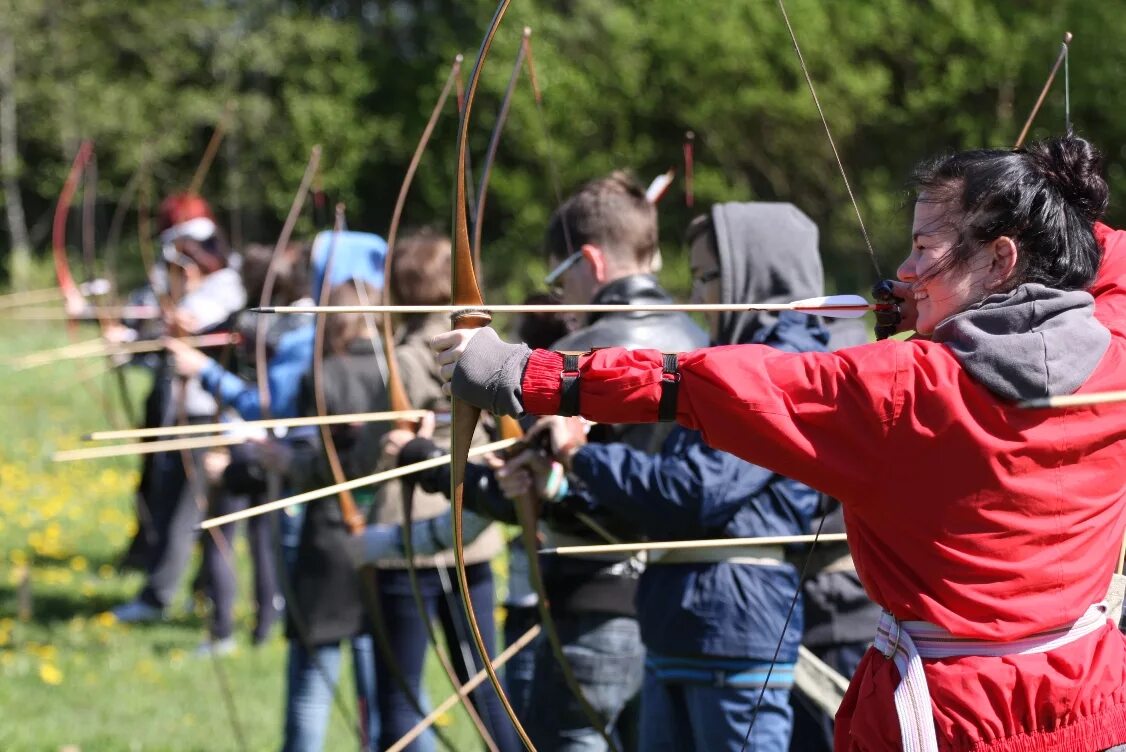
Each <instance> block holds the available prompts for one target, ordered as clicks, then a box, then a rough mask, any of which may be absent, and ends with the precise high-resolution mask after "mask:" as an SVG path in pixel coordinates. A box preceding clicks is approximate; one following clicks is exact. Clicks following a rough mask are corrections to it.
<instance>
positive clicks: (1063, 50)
mask: <svg viewBox="0 0 1126 752" xmlns="http://www.w3.org/2000/svg"><path fill="white" fill-rule="evenodd" d="M1073 38H1074V37H1073V35H1072V33H1071V32H1070V31H1065V32H1064V33H1063V44H1062V45H1061V46H1060V54H1059V55H1058V56H1056V62H1055V63H1053V64H1052V69H1051V70H1050V71H1048V78H1047V80H1046V81H1044V87H1043V88H1042V89H1040V96H1038V97H1036V104H1034V105H1032V111H1031V112H1029V113H1028V119H1027V120H1025V121H1024V127H1023V128H1021V129H1020V135H1019V136H1017V140H1016V143H1014V144H1013V148H1014V149H1019V148H1020V147H1022V146H1024V140H1025V139H1026V138H1028V132H1029V131H1030V130H1032V123H1033V122H1034V121H1035V120H1036V116H1037V115H1038V114H1040V108H1041V107H1042V106H1043V105H1044V100H1045V99H1046V98H1047V96H1048V92H1049V91H1051V89H1052V83H1053V82H1054V81H1055V80H1056V74H1057V73H1059V70H1060V66H1061V65H1063V63H1064V61H1065V60H1067V54H1068V51H1069V50H1070V45H1071V40H1072V39H1073Z"/></svg>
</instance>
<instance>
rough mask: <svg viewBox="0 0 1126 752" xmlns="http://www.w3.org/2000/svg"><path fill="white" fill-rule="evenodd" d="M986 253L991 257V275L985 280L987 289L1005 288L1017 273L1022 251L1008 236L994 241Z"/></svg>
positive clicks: (987, 247)
mask: <svg viewBox="0 0 1126 752" xmlns="http://www.w3.org/2000/svg"><path fill="white" fill-rule="evenodd" d="M986 251H987V252H988V253H989V255H990V265H989V273H988V276H987V277H986V279H985V286H986V289H989V290H996V289H999V288H1002V287H1005V286H1006V285H1007V284H1008V282H1009V280H1011V279H1012V277H1013V274H1014V273H1015V272H1016V268H1017V261H1018V257H1019V255H1020V251H1019V249H1018V248H1017V244H1016V241H1014V240H1013V239H1012V238H1010V237H1009V236H1007V235H1002V236H1001V237H999V238H996V239H994V240H993V241H992V242H991V243H989V245H988V246H986Z"/></svg>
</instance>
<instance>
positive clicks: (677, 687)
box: [641, 668, 793, 752]
mask: <svg viewBox="0 0 1126 752" xmlns="http://www.w3.org/2000/svg"><path fill="white" fill-rule="evenodd" d="M760 694H761V695H762V702H761V703H759V695H760ZM789 696H790V690H788V689H768V690H766V691H765V692H763V691H762V690H761V689H759V688H756V687H724V686H715V685H709V684H702V683H685V682H680V681H670V680H661V679H659V678H658V677H657V676H656V674H655V673H654V672H653V671H652V670H650V669H649V668H646V670H645V686H644V687H643V688H642V690H641V749H643V750H645V752H681V751H682V750H708V751H709V752H712V751H713V750H714V751H715V752H740V750H742V749H743V740H744V739H745V738H746V735H747V730H748V728H750V729H751V737H750V740H749V741H748V743H747V746H746V749H747V750H749V751H751V752H786V750H787V749H788V748H789V743H790V726H791V722H792V720H793V714H792V712H791V710H790V702H789ZM756 704H758V713H757V716H756V717H755V722H754V727H753V728H751V717H752V715H755V705H756Z"/></svg>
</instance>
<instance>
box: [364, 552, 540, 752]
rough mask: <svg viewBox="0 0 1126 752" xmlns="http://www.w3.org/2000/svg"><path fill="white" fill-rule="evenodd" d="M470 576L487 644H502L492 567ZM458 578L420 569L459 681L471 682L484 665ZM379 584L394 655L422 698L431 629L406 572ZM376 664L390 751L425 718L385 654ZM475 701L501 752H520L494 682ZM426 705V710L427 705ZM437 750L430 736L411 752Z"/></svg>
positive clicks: (472, 570)
mask: <svg viewBox="0 0 1126 752" xmlns="http://www.w3.org/2000/svg"><path fill="white" fill-rule="evenodd" d="M466 575H467V578H468V580H469V594H470V597H471V598H472V600H473V607H474V614H475V615H476V617H477V623H478V625H479V626H480V627H481V634H482V635H483V636H484V639H485V644H486V645H488V646H490V647H492V646H493V645H494V644H495V643H496V628H495V624H494V621H493V609H494V607H495V603H496V598H495V593H494V590H493V573H492V569H491V568H490V566H489V564H488V563H487V562H485V563H481V564H471V565H469V566H468V567H467V568H466ZM455 576H456V575H455V573H454V570H453V569H420V570H418V580H419V590H420V591H421V594H422V598H423V604H424V606H425V607H426V610H427V613H428V615H437V617H438V620H439V622H440V625H441V631H442V632H443V633H444V635H443V636H444V637H445V643H446V646H447V647H446V654H447V655H448V656H449V657H450V661H451V663H452V664H453V667H454V672H455V673H456V674H457V676H458V679H459V681H461V682H465V681H466V680H467V679H468V678H469V677H470V676H472V675H473V674H475V673H477V671H479V670H480V669H481V668H482V664H481V661H480V658H479V657H478V655H477V652H476V649H475V648H474V646H473V645H472V642H471V641H472V636H471V635H470V634H469V625H468V624H466V621H465V613H464V608H465V607H464V605H463V602H462V600H461V598H460V597H459V595H458V594H457V585H456V580H455V579H454V578H455ZM443 580H444V582H443ZM377 583H378V584H377V589H378V593H379V600H380V605H381V607H382V611H383V618H384V621H385V623H386V626H387V637H388V641H389V642H390V648H391V652H392V653H393V654H394V657H395V660H396V662H397V663H398V666H399V668H400V670H402V672H403V679H404V680H405V681H406V683H407V686H408V689H409V690H410V692H411V694H412V695H414V696H415V697H418V696H419V690H420V687H421V680H422V669H423V665H424V662H425V658H426V651H427V649H428V648H429V647H430V641H429V635H428V634H427V631H426V625H425V624H423V623H422V621H421V618H420V616H419V613H418V608H417V607H416V605H415V601H414V597H413V595H412V594H411V590H410V584H409V583H410V578H409V575H408V573H407V571H406V570H394V569H384V570H379V572H378V575H377ZM449 588H452V591H451V590H450V589H449ZM493 655H495V653H493ZM375 659H376V673H377V674H378V676H379V685H378V688H379V693H378V698H379V717H380V721H381V725H380V731H381V736H380V740H379V742H380V743H379V747H380V749H385V748H387V747H388V746H390V745H392V744H394V743H395V742H396V741H398V739H399V738H400V737H402V736H403V735H404V734H406V733H407V732H408V731H410V729H411V728H412V727H413V726H414V725H415V724H416V723H417V722H418V721H419V720H421V719H420V718H419V715H418V712H417V711H416V710H415V708H414V707H412V703H411V701H410V699H408V698H407V697H404V695H403V689H402V688H401V687H400V686H399V684H398V682H396V681H395V680H394V678H393V677H392V676H391V674H390V671H391V669H390V668H389V667H388V666H387V664H386V661H385V658H384V656H383V655H382V651H380V650H377V651H376V653H375ZM467 664H469V665H467ZM470 700H471V701H472V703H473V706H474V708H475V709H476V710H477V713H478V715H479V716H480V717H481V720H482V721H483V723H484V724H485V728H486V730H488V732H489V735H490V736H491V737H492V738H493V740H494V741H495V742H496V745H497V748H498V749H499V750H500V751H501V752H517V751H518V750H519V749H520V744H519V742H518V741H517V739H516V735H515V732H514V731H513V730H512V725H511V724H510V723H509V721H508V717H507V716H506V715H505V714H504V709H503V708H502V707H501V704H500V699H499V698H498V697H497V696H496V692H494V691H493V688H492V686H491V685H490V684H489V683H488V682H486V683H484V684H482V685H481V686H480V687H478V688H477V689H476V690H474V691H473V692H472V693H471V694H470ZM422 704H423V705H424V707H425V701H423V703H422ZM434 747H435V739H434V736H433V735H432V734H429V733H427V734H423V735H422V736H420V737H419V738H418V739H416V740H415V741H414V742H412V743H411V744H410V745H409V746H408V747H407V749H408V750H410V751H411V752H431V750H433V749H434Z"/></svg>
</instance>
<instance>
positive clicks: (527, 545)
mask: <svg viewBox="0 0 1126 752" xmlns="http://www.w3.org/2000/svg"><path fill="white" fill-rule="evenodd" d="M508 421H509V423H510V425H516V423H515V421H514V420H513V419H512V418H508ZM509 430H511V429H509ZM513 506H514V507H515V509H516V519H517V521H518V522H519V523H520V533H521V538H522V540H523V543H524V549H525V550H526V551H527V552H528V579H529V581H530V582H531V584H532V589H533V590H535V592H536V596H537V598H536V608H537V610H538V611H539V615H540V624H541V625H542V626H543V629H544V634H545V636H546V637H547V641H548V644H549V645H550V646H551V652H552V655H554V656H555V660H556V662H557V663H558V664H559V670H560V672H561V673H562V676H563V682H564V684H566V685H567V689H568V690H570V692H571V694H573V695H574V696H575V699H577V700H578V702H579V707H580V708H581V709H582V712H583V715H585V716H586V718H587V722H588V723H589V724H590V725H591V727H592V728H594V729H596V730H597V731H598V733H599V734H600V735H601V736H602V738H603V739H604V740H605V741H606V745H607V748H608V749H610V750H618V749H619V747H618V745H617V744H616V743H615V740H614V738H613V737H612V735H611V734H610V731H609V729H608V726H609V720H608V719H606V718H603V717H602V715H601V714H599V712H598V711H597V710H596V709H595V708H594V706H593V705H591V704H590V701H589V700H588V699H587V698H586V695H585V694H584V692H583V688H582V685H581V684H579V680H578V677H576V676H575V672H574V670H573V669H572V668H571V664H570V661H568V660H567V655H566V653H565V652H564V651H563V640H562V638H561V637H560V636H559V630H558V629H557V628H556V626H555V619H554V617H553V616H552V614H551V602H550V600H549V599H548V594H547V586H546V584H545V582H544V579H543V568H542V567H541V566H540V555H539V551H538V548H539V534H538V533H539V528H538V521H539V518H540V509H539V502H538V499H536V498H535V497H533V496H523V497H521V498H519V499H515V500H514V501H513ZM611 545H613V544H611ZM596 548H597V546H596Z"/></svg>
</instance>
